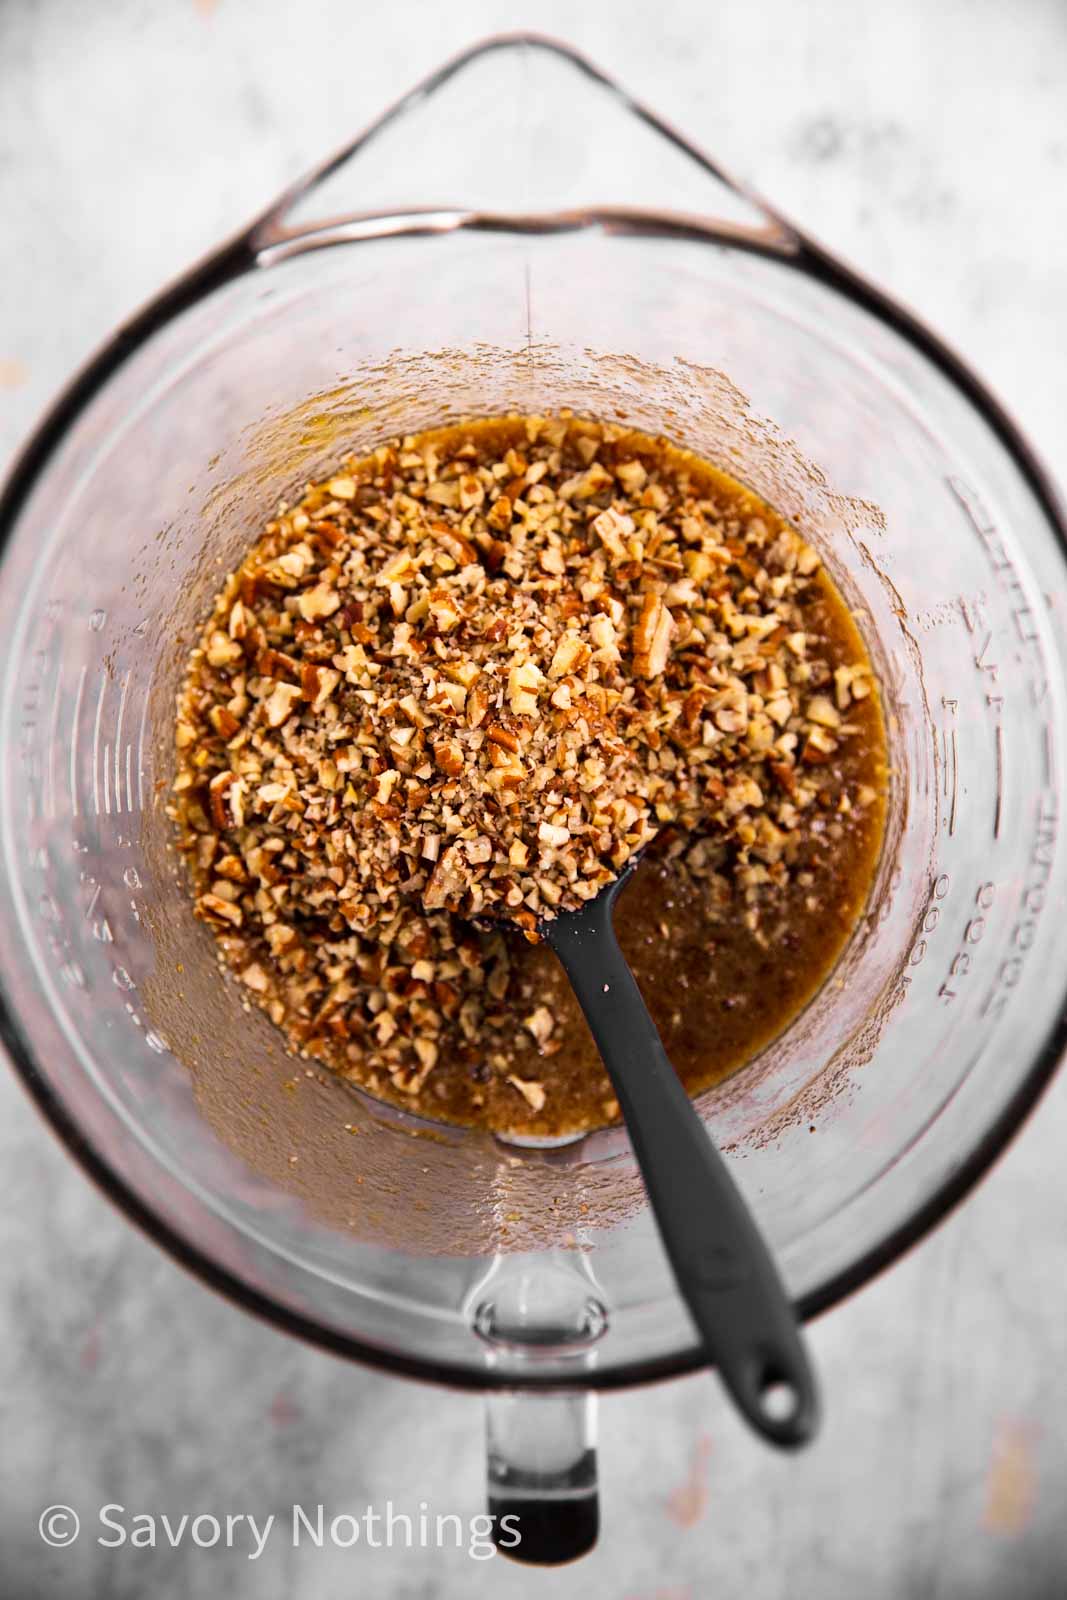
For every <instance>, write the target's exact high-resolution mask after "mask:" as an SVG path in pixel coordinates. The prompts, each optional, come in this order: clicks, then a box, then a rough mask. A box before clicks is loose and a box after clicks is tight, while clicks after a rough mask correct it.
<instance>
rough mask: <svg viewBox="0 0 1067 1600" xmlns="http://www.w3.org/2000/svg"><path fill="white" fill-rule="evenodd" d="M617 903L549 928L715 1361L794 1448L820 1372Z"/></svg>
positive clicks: (768, 1426) (808, 1420)
mask: <svg viewBox="0 0 1067 1600" xmlns="http://www.w3.org/2000/svg"><path fill="white" fill-rule="evenodd" d="M610 898H612V897H607V896H601V897H600V899H599V900H598V901H596V902H594V903H593V904H591V905H589V906H588V907H586V908H585V909H584V910H583V911H582V912H581V913H580V915H570V916H561V917H559V918H558V919H556V920H555V921H554V922H551V923H548V924H547V925H546V926H545V928H544V930H543V931H544V933H545V937H546V938H547V940H548V942H549V943H550V944H551V946H552V948H553V950H554V951H555V953H556V955H557V956H558V957H559V959H560V961H561V963H562V964H563V967H564V969H565V971H566V973H567V976H568V977H569V979H570V981H571V984H572V986H573V988H574V992H575V994H576V995H577V997H578V1001H579V1003H580V1004H581V1007H582V1010H583V1011H584V1012H585V1017H586V1021H587V1022H588V1023H589V1027H590V1030H591V1032H592V1035H593V1038H594V1040H595V1041H596V1045H597V1049H598V1050H599V1051H600V1054H601V1057H602V1059H603V1061H604V1065H605V1067H606V1068H607V1070H608V1074H609V1076H610V1077H611V1081H612V1083H613V1085H614V1088H615V1093H616V1096H617V1098H618V1101H619V1105H620V1107H621V1109H622V1114H623V1116H624V1118H625V1119H626V1125H627V1128H628V1130H629V1134H630V1139H631V1142H632V1144H633V1148H634V1153H635V1155H636V1157H637V1162H638V1165H639V1166H640V1168H641V1173H642V1176H643V1177H644V1180H645V1188H646V1189H647V1191H648V1198H649V1201H650V1203H651V1206H652V1210H653V1212H654V1214H655V1217H656V1221H657V1223H658V1224H659V1230H660V1234H661V1236H662V1239H663V1244H664V1248H665V1249H666V1252H667V1256H668V1258H669V1260H670V1263H671V1266H672V1267H673V1269H674V1275H675V1278H676V1279H677V1282H678V1288H679V1290H680V1291H681V1294H682V1297H683V1298H684V1300H685V1302H686V1305H687V1306H688V1307H689V1311H690V1314H691V1316H692V1318H693V1321H694V1322H695V1323H696V1326H697V1329H698V1331H699V1333H700V1335H701V1338H702V1340H703V1343H704V1346H705V1349H706V1350H707V1353H708V1356H709V1358H710V1359H711V1360H712V1361H713V1362H714V1363H715V1365H716V1366H717V1367H718V1369H719V1374H720V1376H721V1378H722V1381H723V1383H724V1384H725V1385H726V1388H727V1389H728V1390H729V1392H730V1394H731V1395H732V1396H733V1398H734V1401H735V1403H736V1404H737V1406H738V1408H739V1409H740V1411H741V1412H742V1413H743V1415H744V1416H745V1417H746V1418H747V1419H748V1421H749V1422H750V1423H751V1425H752V1426H753V1427H754V1428H755V1429H756V1430H757V1432H759V1433H761V1434H762V1435H763V1437H764V1438H765V1439H767V1440H769V1441H770V1442H771V1443H772V1444H776V1445H782V1446H786V1447H789V1446H796V1445H801V1444H805V1443H806V1442H807V1441H808V1440H809V1439H811V1438H812V1437H813V1436H814V1434H815V1431H816V1429H817V1426H818V1419H819V1403H818V1392H817V1389H816V1385H815V1379H814V1375H813V1373H812V1369H811V1366H810V1364H809V1362H808V1357H807V1353H806V1351H805V1348H804V1344H803V1341H802V1339H801V1336H800V1332H799V1329H798V1327H797V1323H796V1318H795V1316H794V1313H793V1308H792V1306H791V1304H790V1302H789V1299H788V1297H787V1296H786V1292H785V1289H784V1287H783V1285H782V1281H781V1279H780V1278H779V1276H778V1271H777V1268H776V1267H775V1264H774V1261H773V1260H772V1258H771V1254H770V1251H769V1250H768V1248H767V1246H766V1244H765V1243H764V1240H763V1237H762V1235H761V1233H760V1231H759V1229H758V1228H757V1227H756V1224H755V1221H754V1220H753V1218H752V1216H751V1214H750V1213H749V1210H748V1207H747V1206H746V1204H745V1202H744V1200H743V1199H742V1197H741V1195H740V1193H739V1191H738V1189H737V1188H736V1186H735V1184H734V1182H733V1179H732V1178H731V1177H730V1174H729V1172H728V1170H727V1167H726V1163H725V1162H724V1161H723V1158H722V1156H721V1155H720V1154H719V1152H718V1150H717V1149H716V1148H715V1146H714V1144H713V1143H712V1141H711V1139H710V1138H709V1136H708V1133H707V1130H706V1129H705V1127H704V1125H703V1123H702V1122H701V1120H700V1118H699V1117H698V1116H697V1113H696V1111H695V1110H694V1108H693V1105H692V1102H691V1101H690V1099H689V1096H688V1095H687V1094H686V1092H685V1090H684V1088H683V1087H682V1084H681V1082H680V1080H679V1078H678V1076H677V1074H676V1073H675V1071H674V1068H673V1067H672V1066H671V1063H670V1061H669V1060H668V1058H667V1053H666V1051H665V1050H664V1048H663V1043H662V1041H661V1039H660V1036H659V1033H658V1032H657V1030H656V1025H655V1023H654V1022H653V1020H652V1018H651V1016H650V1015H649V1012H648V1007H647V1006H646V1005H645V1002H644V999H643V998H642V995H641V991H640V989H639V988H638V986H637V983H636V981H635V979H634V976H633V974H632V973H631V971H630V969H629V967H628V966H627V964H626V960H625V957H624V956H623V953H622V951H621V950H620V948H619V944H618V940H617V939H616V937H615V930H614V928H613V926H612V920H611V904H610Z"/></svg>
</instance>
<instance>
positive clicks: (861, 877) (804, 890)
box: [446, 479, 886, 1133]
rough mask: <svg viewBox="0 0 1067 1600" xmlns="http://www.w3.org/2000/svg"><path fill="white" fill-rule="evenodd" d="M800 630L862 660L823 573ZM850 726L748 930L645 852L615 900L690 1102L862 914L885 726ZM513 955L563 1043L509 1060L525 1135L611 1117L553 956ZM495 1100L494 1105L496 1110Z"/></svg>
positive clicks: (873, 714)
mask: <svg viewBox="0 0 1067 1600" xmlns="http://www.w3.org/2000/svg"><path fill="white" fill-rule="evenodd" d="M721 481H722V480H721V479H719V482H720V483H721ZM720 492H721V490H720ZM807 626H808V628H809V629H810V630H811V631H812V632H814V633H817V634H819V635H820V636H821V637H822V639H823V640H824V641H825V642H824V645H823V652H824V654H825V655H826V656H827V657H828V658H829V659H830V660H837V659H840V660H844V661H855V660H857V659H860V658H861V657H863V656H865V655H866V652H865V650H864V648H863V644H862V640H861V638H860V636H859V634H858V631H857V628H856V624H855V622H854V621H853V618H852V615H851V613H850V611H849V610H848V607H847V606H846V605H845V602H844V600H843V599H842V597H841V595H840V593H839V591H838V590H837V588H836V586H835V585H833V584H832V583H831V582H830V580H829V579H828V578H827V577H826V575H825V573H822V574H820V578H819V593H818V596H817V598H816V599H815V601H814V603H813V604H812V606H811V608H810V611H809V615H808V621H807ZM850 717H851V719H852V720H853V721H861V722H862V724H863V731H862V734H861V735H860V736H859V737H858V738H854V739H853V740H851V741H850V742H849V743H848V744H847V745H843V746H842V747H841V750H840V754H839V756H838V757H837V758H836V759H835V761H834V764H833V765H831V766H827V767H825V768H824V769H822V772H821V777H822V778H823V780H824V787H825V789H826V791H827V795H828V797H829V799H830V802H831V803H830V805H829V807H828V808H827V812H826V813H824V814H823V816H822V817H821V818H819V819H817V820H818V821H819V822H820V827H819V828H818V831H816V830H815V829H814V828H813V829H812V830H811V831H810V832H808V833H807V834H806V837H805V841H804V849H803V853H802V856H801V860H800V862H798V873H797V876H802V875H803V874H804V869H807V871H808V872H810V874H811V882H810V883H808V884H807V885H806V886H804V885H802V884H798V883H797V881H796V877H794V878H793V879H792V880H791V882H790V883H789V884H788V885H787V887H786V888H785V890H784V891H783V892H782V894H781V897H780V898H779V900H778V901H777V902H776V904H775V908H774V914H773V916H771V917H768V918H767V920H766V921H765V923H764V925H763V926H762V927H761V929H760V930H759V932H758V933H753V932H751V931H750V930H749V929H748V928H747V927H746V925H745V922H744V918H743V915H742V911H743V907H742V905H741V902H740V897H738V903H737V905H736V906H735V907H734V908H733V910H732V911H727V912H726V913H725V914H723V913H722V912H718V911H716V910H714V909H712V908H711V907H709V905H708V903H707V897H706V895H705V894H704V893H703V892H702V890H701V888H700V886H699V885H694V884H693V883H691V882H689V881H688V880H687V879H686V877H685V875H684V874H682V873H680V872H679V871H678V870H677V867H676V866H674V865H673V864H672V863H671V862H669V861H663V860H662V859H659V860H657V859H656V852H655V848H653V850H652V851H650V852H649V855H648V857H646V858H645V859H644V860H643V861H642V862H641V864H640V866H639V867H638V869H637V871H636V872H635V874H634V877H633V880H632V882H631V883H629V884H628V885H627V886H626V888H625V889H624V890H623V892H622V895H621V896H620V899H619V905H618V908H617V910H616V913H615V928H616V932H617V933H618V936H619V942H620V944H621V945H622V948H623V951H624V953H625V955H626V959H627V961H628V962H629V964H630V966H631V968H632V970H633V974H634V976H635V978H636V979H637V981H638V983H639V985H640V987H641V992H642V994H643V995H644V997H645V1000H646V1002H647V1004H648V1007H649V1009H650V1011H651V1012H652V1015H653V1017H654V1019H655V1022H656V1026H657V1027H658V1029H659V1032H660V1036H661V1038H662V1040H663V1043H664V1047H665V1048H666V1050H667V1054H668V1055H669V1056H670V1059H671V1061H672V1062H673V1064H674V1067H675V1070H676V1071H677V1073H678V1075H679V1077H680V1078H681V1079H682V1082H683V1083H684V1084H685V1086H686V1088H687V1089H688V1090H689V1093H690V1094H693V1095H695V1094H699V1093H701V1092H702V1091H703V1090H705V1089H708V1088H710V1087H711V1086H712V1085H713V1084H716V1083H720V1082H721V1081H722V1080H723V1079H724V1078H728V1077H730V1075H731V1074H732V1073H734V1072H736V1071H738V1070H739V1069H740V1068H741V1067H743V1066H745V1065H746V1064H747V1063H748V1062H750V1061H751V1060H752V1059H753V1057H754V1056H756V1055H757V1054H758V1053H759V1052H760V1051H761V1050H762V1049H764V1048H765V1046H767V1045H769V1044H770V1043H771V1042H772V1041H773V1040H774V1039H776V1038H777V1037H778V1036H779V1035H780V1034H781V1033H783V1032H784V1030H785V1029H786V1028H787V1027H788V1026H789V1024H790V1023H791V1022H792V1021H793V1020H794V1019H795V1018H796V1016H797V1015H798V1013H799V1012H800V1011H802V1010H803V1008H804V1006H805V1005H806V1004H807V1003H808V1001H809V1000H811V999H812V998H813V997H814V996H815V994H816V993H817V992H818V990H819V989H820V988H821V987H822V985H823V984H824V983H825V982H826V980H827V979H828V978H829V976H830V974H831V973H832V971H833V968H834V966H835V964H836V962H837V960H838V957H839V956H840V955H841V954H842V952H843V950H844V948H845V946H846V944H847V943H848V939H849V936H850V934H851V933H852V931H853V929H854V928H855V927H856V925H857V923H858V921H859V919H860V917H861V915H862V913H863V910H864V906H865V904H866V901H867V896H868V893H869V890H870V886H871V882H872V880H873V878H874V873H875V869H876V867H877V865H878V858H879V854H880V850H881V844H882V835H883V829H884V822H885V809H884V800H883V799H881V797H883V796H884V793H885V786H886V742H885V726H884V722H883V718H882V708H881V705H880V703H879V701H878V699H877V697H876V696H873V695H872V696H871V697H870V698H868V699H867V700H864V701H861V702H859V703H858V704H857V705H856V706H854V707H852V708H851V711H850ZM863 784H866V785H868V786H870V787H871V788H873V789H875V790H876V792H877V793H878V795H879V797H880V803H879V804H877V805H875V806H871V807H868V808H867V809H866V810H864V811H857V812H854V813H852V814H850V815H840V814H838V813H837V812H836V805H837V801H838V800H839V798H840V796H841V795H842V794H843V793H845V792H846V791H849V790H852V789H854V788H855V787H858V786H859V785H863ZM517 959H518V962H519V967H520V982H521V984H522V985H523V989H524V992H525V994H526V995H528V997H529V1002H530V1003H531V1004H532V1003H541V1004H545V1005H547V1006H548V1008H549V1009H550V1010H551V1011H553V1012H555V1014H556V1015H557V1017H558V1019H559V1021H558V1024H557V1027H558V1030H559V1037H561V1038H562V1039H563V1041H564V1042H563V1046H562V1048H561V1049H560V1050H559V1051H558V1053H557V1054H556V1055H554V1056H551V1057H549V1058H547V1059H546V1058H543V1057H541V1056H539V1055H538V1052H537V1050H536V1048H535V1047H533V1043H532V1041H531V1044H530V1046H529V1047H527V1050H526V1059H523V1056H522V1053H521V1052H517V1059H516V1064H515V1067H514V1068H513V1070H514V1072H515V1073H516V1074H517V1075H518V1076H520V1077H537V1078H539V1079H540V1080H541V1082H542V1083H544V1084H545V1085H546V1088H547V1089H548V1099H547V1101H546V1109H547V1107H548V1106H551V1108H552V1116H551V1117H549V1118H545V1119H544V1123H545V1126H544V1127H543V1128H542V1127H536V1125H535V1120H536V1119H527V1124H526V1127H525V1129H524V1131H527V1132H544V1133H553V1132H556V1131H568V1132H569V1131H573V1130H576V1129H579V1128H581V1129H590V1128H594V1127H596V1126H597V1125H598V1124H601V1123H604V1122H610V1121H615V1120H617V1118H618V1106H617V1105H616V1103H615V1100H614V1096H613V1093H612V1089H611V1084H610V1082H609V1080H608V1077H607V1074H606V1073H605V1071H604V1068H603V1066H602V1065H601V1062H600V1058H599V1056H598V1055H597V1052H596V1048H595V1046H594V1045H593V1041H592V1039H591V1038H590V1037H589V1031H588V1029H587V1028H586V1026H585V1021H584V1018H583V1017H582V1014H581V1012H580V1010H579V1008H578V1002H577V1001H576V1000H575V998H574V996H573V994H572V993H571V989H570V985H569V984H568V983H567V980H566V978H565V976H564V974H563V971H562V969H561V968H560V966H559V963H558V962H557V961H556V958H555V957H554V956H553V955H552V953H551V951H550V950H548V949H547V947H546V946H543V945H542V946H539V947H537V948H530V947H527V949H526V950H524V951H520V952H519V954H518V958H517ZM524 1003H525V1002H524ZM489 1093H490V1105H489V1112H488V1117H487V1120H488V1121H489V1122H490V1125H492V1124H493V1121H494V1117H499V1118H500V1120H501V1121H503V1119H504V1118H505V1117H507V1116H509V1115H510V1116H512V1117H513V1115H514V1108H513V1107H510V1105H509V1102H508V1100H507V1096H506V1085H498V1084H491V1085H490V1089H489ZM494 1100H495V1101H498V1102H502V1103H501V1104H500V1109H499V1111H498V1110H496V1107H495V1105H494ZM461 1106H462V1099H461V1098H460V1097H458V1096H457V1100H456V1101H455V1102H453V1103H452V1104H450V1106H449V1109H448V1111H447V1112H446V1115H448V1116H450V1117H456V1114H457V1111H459V1109H460V1107H461ZM468 1115H469V1113H468ZM460 1116H462V1113H460ZM457 1120H460V1117H457ZM464 1120H465V1119H464Z"/></svg>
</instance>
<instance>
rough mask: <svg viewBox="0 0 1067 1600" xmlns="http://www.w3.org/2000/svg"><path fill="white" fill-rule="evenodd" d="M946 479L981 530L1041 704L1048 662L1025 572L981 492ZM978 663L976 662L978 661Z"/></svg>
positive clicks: (1032, 696)
mask: <svg viewBox="0 0 1067 1600" xmlns="http://www.w3.org/2000/svg"><path fill="white" fill-rule="evenodd" d="M945 482H946V484H947V485H948V487H949V489H951V491H952V493H953V494H954V495H955V497H956V499H957V500H958V501H959V503H960V506H961V507H962V509H963V511H964V512H965V514H966V516H967V520H968V522H969V523H970V525H971V527H972V529H973V530H974V532H975V533H976V534H977V536H978V542H979V544H980V545H981V547H982V550H983V552H984V553H985V557H986V560H987V562H988V563H989V567H990V570H991V571H992V573H993V575H994V577H995V578H996V581H997V586H998V588H1000V589H1001V590H1002V591H1003V593H1004V594H1005V595H1006V596H1007V598H1008V600H1009V602H1010V605H1011V616H1012V622H1013V623H1014V626H1015V632H1016V636H1017V638H1018V641H1019V643H1020V645H1021V646H1022V647H1023V650H1024V652H1025V657H1026V665H1027V686H1028V690H1029V694H1030V703H1031V705H1033V706H1039V705H1041V704H1042V703H1043V702H1044V700H1045V699H1046V697H1047V695H1048V692H1049V675H1048V666H1047V663H1046V661H1045V652H1044V649H1043V648H1042V645H1041V638H1040V635H1039V633H1038V624H1037V617H1036V615H1035V613H1034V609H1033V607H1032V606H1031V604H1030V601H1029V599H1028V598H1027V593H1026V587H1025V585H1024V583H1023V580H1022V574H1021V573H1020V571H1019V568H1018V567H1017V566H1016V564H1015V561H1014V560H1013V559H1012V557H1011V555H1010V554H1009V552H1008V548H1007V546H1006V544H1005V542H1004V536H1003V535H1002V534H1001V532H1000V531H999V529H998V528H997V525H996V522H995V521H994V519H993V517H992V515H991V513H990V511H989V509H988V507H987V506H986V505H985V504H984V503H983V501H982V499H981V497H980V496H979V494H978V492H977V491H976V490H975V489H972V488H971V486H970V484H968V483H965V482H964V480H963V479H962V478H959V477H955V476H951V475H950V476H949V477H947V478H946V479H945ZM978 664H979V663H977V662H976V665H978Z"/></svg>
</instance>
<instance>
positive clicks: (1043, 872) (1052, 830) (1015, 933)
mask: <svg viewBox="0 0 1067 1600" xmlns="http://www.w3.org/2000/svg"><path fill="white" fill-rule="evenodd" d="M1059 821H1060V801H1059V796H1058V794H1057V793H1056V791H1055V789H1047V790H1046V791H1045V792H1044V793H1043V794H1041V795H1039V796H1038V802H1037V816H1036V820H1035V824H1034V832H1033V837H1032V840H1031V844H1030V855H1029V861H1028V863H1027V872H1026V878H1025V881H1024V884H1023V891H1022V895H1021V896H1020V905H1019V914H1018V916H1017V918H1016V921H1015V923H1014V926H1013V927H1012V930H1011V934H1010V936H1009V939H1008V944H1009V948H1010V950H1011V954H1010V955H1007V956H1005V957H1004V959H1003V961H1002V962H1001V963H1000V966H999V967H998V968H997V972H996V976H995V977H994V979H993V987H992V988H991V989H990V991H989V993H988V994H987V995H986V997H985V1000H984V1002H983V1004H982V1016H983V1017H989V1018H995V1017H999V1016H1000V1014H1001V1012H1002V1011H1003V1010H1004V1007H1005V1006H1006V1005H1007V1003H1008V999H1009V997H1010V995H1011V991H1012V990H1013V989H1014V988H1015V987H1016V985H1017V984H1018V982H1019V980H1020V978H1021V977H1022V975H1023V966H1024V963H1025V961H1026V958H1027V956H1028V955H1029V953H1030V951H1031V950H1032V949H1033V947H1034V944H1035V943H1036V940H1037V924H1038V919H1039V918H1040V916H1041V913H1042V912H1043V911H1044V909H1045V903H1046V900H1047V899H1048V893H1047V891H1048V882H1049V879H1050V878H1051V876H1052V867H1053V863H1054V862H1055V859H1056V844H1057V840H1058V838H1059Z"/></svg>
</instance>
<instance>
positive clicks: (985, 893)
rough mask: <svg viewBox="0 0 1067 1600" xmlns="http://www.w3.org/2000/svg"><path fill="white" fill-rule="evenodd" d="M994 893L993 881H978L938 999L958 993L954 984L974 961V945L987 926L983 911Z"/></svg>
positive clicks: (979, 941)
mask: <svg viewBox="0 0 1067 1600" xmlns="http://www.w3.org/2000/svg"><path fill="white" fill-rule="evenodd" d="M996 893H997V890H996V885H995V884H993V883H980V884H979V885H978V888H977V889H976V890H975V895H974V907H973V909H972V911H971V915H970V916H969V917H968V918H967V923H966V926H965V927H964V930H963V938H962V940H961V941H960V946H959V949H958V950H957V951H956V954H955V955H954V956H953V957H952V960H951V961H950V963H949V968H948V977H947V978H946V979H945V981H944V983H943V984H942V985H941V987H940V989H938V991H937V994H938V998H939V999H940V1000H946V1001H947V1000H955V999H956V997H957V994H958V989H957V987H956V985H957V984H958V982H959V980H960V979H961V978H965V977H966V976H967V974H968V973H969V972H970V970H971V966H972V964H973V962H974V950H975V947H976V946H977V945H980V944H981V942H982V940H983V939H984V938H985V933H986V928H987V926H988V923H987V920H986V916H985V913H986V912H987V911H989V910H990V909H991V908H992V905H993V901H994V900H995V899H996Z"/></svg>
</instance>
